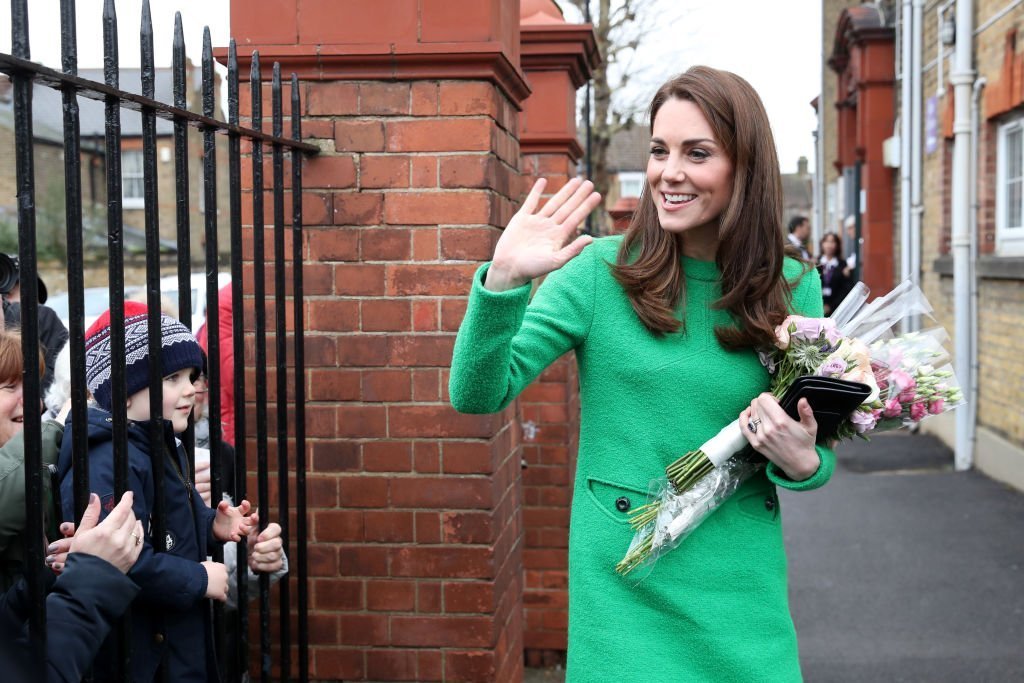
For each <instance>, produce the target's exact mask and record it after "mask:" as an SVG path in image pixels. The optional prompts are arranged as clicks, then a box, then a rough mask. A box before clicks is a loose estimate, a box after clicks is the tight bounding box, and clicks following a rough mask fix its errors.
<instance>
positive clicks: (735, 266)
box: [612, 66, 792, 349]
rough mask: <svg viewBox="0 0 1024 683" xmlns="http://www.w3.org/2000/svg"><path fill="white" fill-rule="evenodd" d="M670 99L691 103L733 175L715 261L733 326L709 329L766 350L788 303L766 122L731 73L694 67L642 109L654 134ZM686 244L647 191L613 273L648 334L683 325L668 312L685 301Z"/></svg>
mask: <svg viewBox="0 0 1024 683" xmlns="http://www.w3.org/2000/svg"><path fill="white" fill-rule="evenodd" d="M672 98H675V99H681V100H689V101H691V102H693V103H694V104H695V105H697V107H698V108H699V109H700V110H701V112H703V114H704V116H705V118H706V119H707V120H708V123H709V124H710V126H711V130H712V131H713V132H714V134H715V138H716V139H717V141H718V142H719V143H720V144H721V145H722V147H723V148H724V150H725V152H726V154H727V155H728V156H729V159H730V160H732V163H733V168H734V171H733V173H734V175H733V191H732V197H731V199H730V200H729V204H728V206H727V207H726V209H725V211H724V212H723V213H722V215H721V216H720V217H719V226H718V240H719V242H718V249H717V252H716V254H715V262H716V263H717V265H718V269H719V271H720V272H721V288H722V297H721V298H720V299H718V301H716V302H715V303H714V307H715V308H719V309H726V310H728V311H729V314H730V315H731V317H732V319H733V322H734V325H730V326H720V327H717V328H715V336H716V337H717V338H718V341H719V343H720V344H722V346H724V347H725V348H727V349H742V348H758V347H762V346H767V345H769V344H771V343H772V341H773V340H774V338H775V335H774V329H775V326H776V325H778V324H779V323H781V322H782V320H783V319H784V318H785V317H786V314H787V307H788V305H789V301H790V299H791V297H792V291H791V288H790V285H789V283H788V282H787V281H786V279H785V278H784V277H783V276H782V262H783V256H784V253H785V235H784V233H783V229H782V177H781V175H780V174H779V160H778V156H777V154H776V152H775V141H774V139H773V138H772V132H771V126H770V124H769V122H768V115H767V113H766V112H765V110H764V105H763V104H762V103H761V98H760V97H758V95H757V93H756V92H755V91H754V89H753V88H752V87H751V86H750V84H749V83H747V82H746V81H745V80H743V79H742V78H740V77H739V76H737V75H736V74H733V73H730V72H728V71H720V70H718V69H712V68H710V67H707V66H695V67H693V68H691V69H689V70H688V71H686V72H685V73H683V74H680V75H678V76H676V77H674V78H672V79H671V80H669V81H668V82H667V83H665V84H664V85H662V86H661V88H659V89H658V92H657V93H656V94H655V95H654V99H653V101H652V102H651V106H650V110H649V118H650V127H651V129H652V131H653V128H654V117H655V116H657V114H658V110H659V109H660V108H661V106H662V105H663V104H664V103H665V102H667V101H668V100H669V99H672ZM684 239H685V235H684V234H673V233H670V232H666V231H665V230H662V228H661V224H660V222H659V220H658V210H657V207H656V206H655V204H654V199H653V198H652V196H651V189H650V187H648V186H647V185H646V184H645V186H644V189H643V192H642V193H641V197H640V203H639V205H638V207H637V210H636V212H635V213H634V214H633V220H632V221H631V223H630V225H629V229H628V230H627V232H626V237H625V239H624V240H623V242H622V246H621V248H620V249H619V253H618V258H617V261H616V264H615V265H614V266H613V267H612V273H613V275H614V276H615V278H616V279H617V280H618V281H619V282H620V283H621V284H622V286H623V288H624V289H625V290H626V294H627V296H628V297H629V299H630V302H631V303H632V305H633V310H635V311H636V314H637V316H639V317H640V320H641V321H642V322H643V324H644V326H646V327H647V329H649V330H650V331H651V332H653V333H655V334H659V335H660V334H665V333H669V332H675V331H677V330H679V329H680V327H681V326H682V323H681V322H680V321H679V319H678V318H676V316H675V309H676V306H677V305H678V304H679V302H680V301H685V284H684V283H685V278H684V277H683V265H682V256H683V241H684Z"/></svg>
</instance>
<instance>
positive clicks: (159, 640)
mask: <svg viewBox="0 0 1024 683" xmlns="http://www.w3.org/2000/svg"><path fill="white" fill-rule="evenodd" d="M153 640H154V641H155V642H157V643H162V642H164V634H162V633H157V634H156V635H155V636H153Z"/></svg>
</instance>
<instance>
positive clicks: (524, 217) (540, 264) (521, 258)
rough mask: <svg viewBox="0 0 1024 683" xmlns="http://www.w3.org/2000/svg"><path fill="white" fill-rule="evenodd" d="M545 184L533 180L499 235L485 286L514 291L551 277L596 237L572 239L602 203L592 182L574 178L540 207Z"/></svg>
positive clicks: (494, 289) (582, 236) (542, 180)
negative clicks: (518, 207)
mask: <svg viewBox="0 0 1024 683" xmlns="http://www.w3.org/2000/svg"><path fill="white" fill-rule="evenodd" d="M546 185H547V181H546V180H545V179H544V178H541V179H540V180H538V181H537V182H536V183H534V185H533V189H531V190H530V194H529V195H527V197H526V201H524V202H523V206H522V208H520V209H519V211H517V212H516V215H515V216H513V217H512V220H511V221H509V224H508V225H507V226H505V230H504V231H503V232H502V233H501V238H500V239H498V244H497V245H496V246H495V247H494V258H493V259H492V263H491V267H490V268H489V269H488V271H487V281H486V283H485V286H486V287H487V289H490V290H493V291H498V292H500V291H504V290H507V289H513V288H515V287H519V286H521V285H524V284H526V283H527V282H529V281H530V280H532V279H533V278H536V277H540V276H542V275H547V274H548V273H550V272H551V271H554V270H558V269H559V268H561V267H562V266H563V265H565V264H566V263H568V262H569V260H570V259H572V258H573V257H575V256H577V255H578V254H579V253H580V252H581V251H583V247H585V246H587V245H588V244H590V243H591V242H592V241H593V239H592V238H591V237H590V236H589V235H580V236H579V237H576V239H574V240H572V241H571V242H570V239H572V237H573V236H574V235H575V234H576V228H577V227H578V226H579V224H580V223H582V222H583V219H584V218H586V217H587V214H589V213H590V212H591V211H593V210H594V209H595V208H596V207H597V205H598V204H600V203H601V195H600V194H598V193H597V192H594V184H593V183H591V182H590V181H589V180H587V181H581V180H580V179H579V178H573V179H572V180H570V181H569V182H568V183H566V184H565V186H564V187H562V189H560V190H559V191H558V192H556V193H555V195H554V196H553V197H551V198H550V199H548V200H547V202H545V203H544V206H540V199H541V195H542V194H543V193H544V187H545V186H546ZM566 242H568V244H566Z"/></svg>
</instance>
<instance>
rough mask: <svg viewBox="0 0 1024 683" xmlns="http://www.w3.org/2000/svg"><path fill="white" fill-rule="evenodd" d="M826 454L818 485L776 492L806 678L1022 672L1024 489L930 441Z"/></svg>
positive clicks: (900, 439)
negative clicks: (831, 461) (958, 465)
mask: <svg viewBox="0 0 1024 683" xmlns="http://www.w3.org/2000/svg"><path fill="white" fill-rule="evenodd" d="M837 456H838V459H839V466H838V467H837V469H836V473H835V476H834V477H833V479H832V481H831V482H829V484H828V485H827V486H825V487H824V488H822V489H820V490H818V491H813V492H807V493H792V492H780V497H781V502H782V507H783V509H784V510H785V512H784V514H783V520H784V525H785V527H784V528H785V536H786V545H787V550H788V555H789V575H790V605H791V610H792V613H793V619H794V621H795V623H796V627H797V633H798V635H799V642H800V655H801V661H802V664H803V670H804V676H805V678H806V680H807V681H809V682H816V681H823V682H826V683H861V682H865V683H866V682H869V681H870V682H871V683H876V682H879V681H885V682H889V681H892V682H903V681H905V682H918V681H921V682H924V681H927V682H928V683H947V682H948V683H961V682H967V681H969V682H971V683H975V682H984V681H993V682H1000V683H1002V682H1004V681H1024V494H1022V493H1021V492H1019V491H1016V490H1014V489H1011V488H1009V487H1006V486H1004V485H1002V484H1000V483H998V482H995V481H993V480H991V479H989V478H987V477H985V476H984V475H981V474H979V473H977V472H953V471H952V468H951V466H950V465H951V463H952V461H953V456H952V453H951V452H949V450H948V449H947V448H945V446H943V445H942V444H941V442H939V441H938V440H936V439H934V437H928V436H924V435H910V434H906V433H895V434H891V435H882V436H879V437H876V438H875V439H874V440H873V441H872V443H870V444H864V443H863V442H853V443H849V444H842V445H841V446H840V447H839V450H838V452H837Z"/></svg>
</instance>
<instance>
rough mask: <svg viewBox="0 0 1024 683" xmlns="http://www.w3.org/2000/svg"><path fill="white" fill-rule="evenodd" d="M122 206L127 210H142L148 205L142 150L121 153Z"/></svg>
mask: <svg viewBox="0 0 1024 683" xmlns="http://www.w3.org/2000/svg"><path fill="white" fill-rule="evenodd" d="M121 204H122V206H123V207H124V208H126V209H141V208H143V207H145V205H146V201H145V194H144V192H143V182H142V150H141V149H133V150H124V151H122V152H121Z"/></svg>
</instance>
